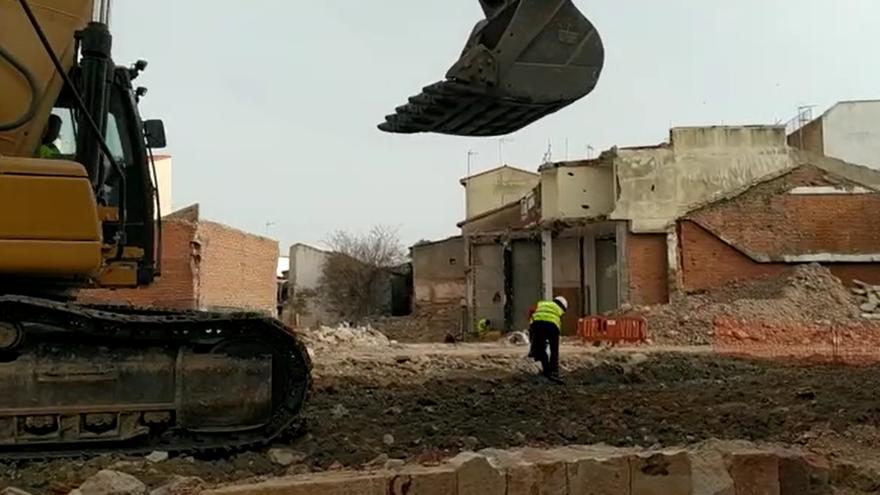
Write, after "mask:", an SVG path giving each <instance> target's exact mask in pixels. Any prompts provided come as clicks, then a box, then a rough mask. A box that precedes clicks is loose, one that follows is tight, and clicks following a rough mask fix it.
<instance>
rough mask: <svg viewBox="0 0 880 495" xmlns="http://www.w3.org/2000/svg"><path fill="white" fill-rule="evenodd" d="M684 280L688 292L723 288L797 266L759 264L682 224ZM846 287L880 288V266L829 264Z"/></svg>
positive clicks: (700, 230)
mask: <svg viewBox="0 0 880 495" xmlns="http://www.w3.org/2000/svg"><path fill="white" fill-rule="evenodd" d="M679 236H680V237H679V238H680V250H681V269H682V281H683V284H684V287H683V288H684V290H685V291H690V292H692V291H697V290H706V289H712V288H717V287H721V286H723V285H725V284H728V283H730V282H733V281H735V280H745V279H751V278H760V277H768V276H777V275H781V274H783V273H784V272H786V271H788V270H790V269H792V268H794V267H795V266H796V265H795V264H785V263H756V262H755V261H753V260H752V259H751V258H749V257H748V256H746V255H744V254H742V253H741V252H739V251H737V250H736V249H734V248H732V247H730V245H728V244H726V243H724V241H722V240H721V239H719V238H717V237H715V236H714V235H712V234H711V233H709V232H707V231H706V230H705V229H703V228H702V227H700V226H699V225H697V224H695V223H693V222H690V221H687V220H685V221H682V222H681V223H680V224H679ZM825 266H826V267H828V269H829V270H831V273H833V274H834V276H836V277H837V278H839V279H840V280H841V281H842V282H843V283H844V285H848V286H849V285H852V281H853V280H861V281H862V282H867V283H869V284H875V285H880V263H827V264H825Z"/></svg>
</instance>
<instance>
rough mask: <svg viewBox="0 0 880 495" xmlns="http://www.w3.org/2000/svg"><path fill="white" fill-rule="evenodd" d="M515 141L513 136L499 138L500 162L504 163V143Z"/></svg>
mask: <svg viewBox="0 0 880 495" xmlns="http://www.w3.org/2000/svg"><path fill="white" fill-rule="evenodd" d="M510 142H513V138H506V137H502V138H498V162H499V164H500V165H504V143H510Z"/></svg>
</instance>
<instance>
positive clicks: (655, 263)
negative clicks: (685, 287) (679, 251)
mask: <svg viewBox="0 0 880 495" xmlns="http://www.w3.org/2000/svg"><path fill="white" fill-rule="evenodd" d="M626 247H627V252H626V257H627V259H626V263H627V269H628V273H629V298H630V303H632V304H636V305H650V304H663V303H666V302H668V301H669V279H668V273H667V272H668V270H667V267H668V266H669V263H668V260H667V243H666V234H629V235H628V237H627V241H626Z"/></svg>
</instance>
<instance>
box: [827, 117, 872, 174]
mask: <svg viewBox="0 0 880 495" xmlns="http://www.w3.org/2000/svg"><path fill="white" fill-rule="evenodd" d="M822 120H823V122H822V123H823V133H824V138H823V141H824V143H823V144H824V147H825V155H827V156H829V157H832V158H837V159H839V160H843V161H846V162H849V163H855V164H858V165H864V166H866V167H871V168H873V169H876V170H880V100H878V101H851V102H841V103H838V104H837V105H835V106H834V107H832V108H831V109H830V110H828V112H826V113H825V115H823V116H822Z"/></svg>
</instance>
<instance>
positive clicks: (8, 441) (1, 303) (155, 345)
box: [0, 296, 311, 460]
mask: <svg viewBox="0 0 880 495" xmlns="http://www.w3.org/2000/svg"><path fill="white" fill-rule="evenodd" d="M0 322H6V323H10V322H11V323H13V324H14V325H15V327H16V328H18V329H19V331H20V332H21V334H22V335H21V337H22V338H20V339H19V340H20V343H19V344H17V345H16V346H15V347H14V348H12V349H7V350H4V351H0V460H2V459H45V458H54V457H65V456H80V455H84V454H85V455H89V454H101V453H106V452H121V453H140V452H147V451H151V450H157V449H159V450H165V451H169V452H178V453H184V452H186V453H212V452H228V451H234V450H240V449H246V448H252V447H255V446H260V445H263V444H265V443H267V442H269V441H271V440H272V439H274V438H276V437H278V436H279V435H281V434H282V433H284V432H285V431H287V430H288V429H289V428H291V427H292V426H293V425H294V424H295V423H296V422H297V419H298V415H299V412H300V410H301V408H302V406H303V404H304V402H305V399H306V395H307V393H308V390H309V387H310V372H311V363H310V361H309V357H308V353H307V352H306V349H305V347H304V346H303V345H302V343H301V342H300V341H299V340H298V339H297V338H296V337H295V336H294V335H293V334H292V333H291V332H290V331H289V330H288V329H287V328H286V327H284V325H283V324H281V323H280V322H279V321H277V320H275V319H273V318H271V317H268V316H265V315H262V314H258V313H211V312H175V311H160V310H153V309H139V308H130V307H109V306H104V307H100V306H82V305H77V304H70V303H61V302H55V301H50V300H45V299H39V298H32V297H24V296H0ZM147 356H155V357H156V360H157V361H156V362H157V363H159V364H154V363H152V362H151V361H150V359H151V358H149V357H147ZM186 360H189V361H191V362H196V363H198V365H199V367H198V368H196V367H193V366H192V365H189V364H187V363H188V361H186ZM202 362H204V363H207V364H204V365H203V364H202ZM162 363H172V366H170V368H171V369H168V368H169V366H164V367H163V366H161V364H162ZM181 363H183V364H181ZM239 364H240V365H241V366H240V368H241V369H238V368H236V366H238V365H239ZM187 366H189V367H187ZM211 366H216V367H217V370H218V373H217V375H216V377H215V378H212V375H211V373H212V372H213V368H211ZM250 368H253V369H250ZM25 369H27V370H29V371H23V370H25ZM188 369H197V371H199V372H200V373H201V374H200V375H199V377H198V378H196V377H194V376H188V375H186V370H188ZM132 370H134V371H132ZM261 371H262V372H263V373H265V374H266V375H268V374H269V373H271V375H270V377H271V380H262V381H260V380H259V378H260V372H261ZM223 373H226V375H224V374H223ZM154 376H155V377H156V378H153V377H154ZM230 376H232V377H237V376H241V377H243V378H244V379H246V380H249V381H248V382H247V383H242V384H237V383H235V382H234V379H232V380H230V379H229V377H230ZM169 377H170V378H169ZM169 379H170V382H171V383H167V382H169ZM163 380H164V381H163ZM196 380H198V381H197V382H196ZM266 381H270V382H271V383H270V384H266V383H265V382H266ZM189 382H195V384H194V385H190V384H189ZM251 383H253V384H255V386H253V387H250V385H249V384H251ZM77 387H79V388H80V389H81V390H82V391H83V394H86V393H87V392H88V391H92V390H98V391H100V392H102V393H101V394H99V395H101V397H103V399H101V398H97V399H92V398H90V397H88V396H83V394H80V393H79V392H78V391H77ZM186 387H191V388H193V389H194V390H196V393H195V398H192V397H193V395H194V394H187V393H186V392H187V390H188V389H187V388H186ZM249 387H250V388H252V389H254V390H255V392H254V394H253V396H251V395H248V392H249ZM154 388H155V389H157V390H158V391H156V390H154ZM110 389H112V390H110ZM262 389H265V393H264V394H263V395H260V394H259V393H258V392H259V390H262ZM227 390H228V394H226V392H225V391H227ZM165 392H167V393H165ZM172 392H173V393H172ZM198 394H201V395H198ZM152 396H156V397H160V398H163V397H164V398H167V399H168V400H167V401H158V402H157V400H155V399H154V400H152V401H150V400H147V399H146V398H147V397H152ZM245 396H246V397H245ZM59 397H64V398H68V399H69V402H61V401H59ZM107 397H110V398H112V399H114V400H107ZM132 398H135V399H133V400H132ZM239 399H241V403H243V404H248V405H247V407H251V408H252V410H246V411H243V412H241V417H243V418H245V417H246V418H255V417H259V418H260V420H259V421H258V422H254V421H250V422H249V423H247V424H242V425H235V424H230V421H231V420H229V419H228V418H227V419H223V418H212V417H211V416H210V411H212V410H216V411H218V414H219V415H222V416H230V417H236V416H235V415H236V414H238V412H237V411H235V410H234V408H236V407H238V404H239ZM212 400H214V401H215V402H216V404H214V403H212V402H211V401H212ZM193 401H195V403H193ZM23 404H24V405H26V406H27V407H23ZM142 404H149V407H147V406H143V405H142ZM156 404H158V405H156ZM242 407H245V406H242ZM139 408H142V409H139ZM187 411H189V412H187ZM192 411H196V412H197V414H193V413H192ZM254 411H256V412H254ZM148 414H153V416H152V417H153V418H154V419H155V418H158V419H155V421H154V423H150V422H149V421H148V420H149V418H150V416H148ZM185 414H186V417H185ZM199 422H202V423H204V424H203V425H202V424H198V423H199ZM233 423H234V421H233Z"/></svg>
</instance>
